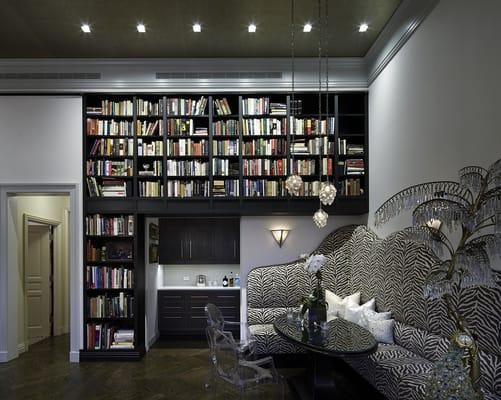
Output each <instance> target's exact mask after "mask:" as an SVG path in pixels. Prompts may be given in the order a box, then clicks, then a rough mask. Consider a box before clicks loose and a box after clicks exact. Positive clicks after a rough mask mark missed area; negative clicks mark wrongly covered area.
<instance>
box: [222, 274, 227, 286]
mask: <svg viewBox="0 0 501 400" xmlns="http://www.w3.org/2000/svg"><path fill="white" fill-rule="evenodd" d="M223 287H228V278H227V277H226V275H225V276H224V278H223Z"/></svg>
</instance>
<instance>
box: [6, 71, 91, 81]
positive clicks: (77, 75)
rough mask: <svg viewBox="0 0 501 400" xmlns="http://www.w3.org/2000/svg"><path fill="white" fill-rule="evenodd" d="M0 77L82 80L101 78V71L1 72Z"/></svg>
mask: <svg viewBox="0 0 501 400" xmlns="http://www.w3.org/2000/svg"><path fill="white" fill-rule="evenodd" d="M0 79H19V80H21V79H23V80H24V79H40V80H56V79H57V80H61V79H62V80H82V79H93V80H95V79H101V74H100V73H99V72H0Z"/></svg>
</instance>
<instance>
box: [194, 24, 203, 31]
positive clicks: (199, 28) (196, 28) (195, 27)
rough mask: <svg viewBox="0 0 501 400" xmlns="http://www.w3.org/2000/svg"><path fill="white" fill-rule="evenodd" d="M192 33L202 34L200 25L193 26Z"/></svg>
mask: <svg viewBox="0 0 501 400" xmlns="http://www.w3.org/2000/svg"><path fill="white" fill-rule="evenodd" d="M193 32H196V33H200V32H202V25H200V24H198V23H197V24H193Z"/></svg>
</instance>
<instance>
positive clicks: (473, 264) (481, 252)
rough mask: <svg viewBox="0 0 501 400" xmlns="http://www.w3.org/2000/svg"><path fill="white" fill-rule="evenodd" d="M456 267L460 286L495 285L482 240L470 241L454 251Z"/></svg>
mask: <svg viewBox="0 0 501 400" xmlns="http://www.w3.org/2000/svg"><path fill="white" fill-rule="evenodd" d="M456 269H457V272H458V273H459V275H460V277H461V279H460V281H459V282H458V283H459V286H460V287H461V288H469V287H475V286H485V287H495V286H496V281H495V280H494V276H493V274H492V270H491V262H490V259H489V255H488V254H487V252H486V251H485V249H484V244H483V243H482V242H470V243H468V244H467V245H466V246H465V247H463V248H462V249H460V250H458V252H457V253H456Z"/></svg>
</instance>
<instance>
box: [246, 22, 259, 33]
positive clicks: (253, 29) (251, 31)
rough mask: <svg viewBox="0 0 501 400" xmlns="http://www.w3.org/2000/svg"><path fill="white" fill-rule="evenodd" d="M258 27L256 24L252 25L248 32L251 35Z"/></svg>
mask: <svg viewBox="0 0 501 400" xmlns="http://www.w3.org/2000/svg"><path fill="white" fill-rule="evenodd" d="M256 29H257V27H256V25H255V24H250V25H249V27H248V28H247V30H248V31H249V33H254V32H256Z"/></svg>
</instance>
